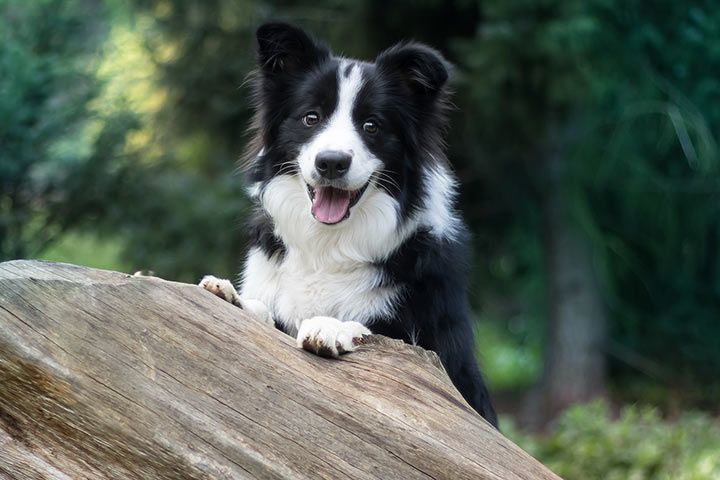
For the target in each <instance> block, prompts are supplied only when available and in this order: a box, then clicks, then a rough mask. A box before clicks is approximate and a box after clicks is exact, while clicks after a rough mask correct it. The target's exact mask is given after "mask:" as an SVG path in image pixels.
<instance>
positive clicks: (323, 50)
mask: <svg viewBox="0 0 720 480" xmlns="http://www.w3.org/2000/svg"><path fill="white" fill-rule="evenodd" d="M255 36H256V38H257V55H258V63H259V64H260V69H261V70H262V71H263V72H266V73H298V72H301V71H306V70H308V69H310V68H312V67H313V66H315V65H317V64H319V63H320V62H321V61H322V60H324V59H326V58H327V57H328V56H329V55H330V52H329V51H328V49H327V47H325V46H324V45H321V44H318V43H316V42H315V41H314V40H313V39H312V38H310V36H309V35H308V34H307V33H305V32H304V31H303V30H302V29H300V28H298V27H295V26H293V25H290V24H287V23H281V22H276V23H266V24H264V25H262V26H261V27H260V28H258V29H257V32H256V33H255Z"/></svg>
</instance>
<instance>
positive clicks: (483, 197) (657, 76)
mask: <svg viewBox="0 0 720 480" xmlns="http://www.w3.org/2000/svg"><path fill="white" fill-rule="evenodd" d="M662 3H663V8H659V7H658V5H657V4H656V3H653V4H649V3H647V2H641V1H631V2H620V1H613V0H592V1H582V2H581V1H536V0H517V1H513V2H507V1H502V0H488V1H486V2H483V3H482V6H483V14H484V18H483V22H482V23H481V24H480V25H479V29H478V33H477V36H476V37H475V38H473V39H470V40H464V39H458V40H457V41H456V42H454V47H455V51H456V54H457V57H458V59H459V62H460V85H459V87H460V95H461V100H460V101H459V103H460V104H461V105H464V106H465V108H468V109H470V110H472V111H473V112H475V113H474V114H473V117H474V118H473V120H474V121H472V122H468V125H470V126H471V127H472V128H473V130H472V131H471V133H469V134H467V135H465V136H464V139H465V140H464V145H463V146H462V147H460V148H461V150H464V151H465V152H475V154H476V160H474V161H472V162H471V163H470V164H469V165H468V167H467V168H468V169H469V170H470V171H471V172H472V173H469V174H468V176H469V177H470V178H477V179H479V180H478V181H476V184H475V185H476V186H475V187H474V191H471V193H470V194H467V196H466V198H467V199H468V200H466V202H468V203H471V204H472V205H473V206H474V209H475V210H481V211H482V210H484V211H486V212H489V213H488V214H486V215H485V218H480V219H478V220H482V221H480V222H474V226H475V227H476V228H478V229H487V228H490V229H492V231H493V233H494V236H493V237H491V239H490V240H489V241H483V242H478V243H477V248H478V250H479V251H480V252H481V253H480V255H479V256H480V258H497V257H498V254H501V255H503V256H504V257H505V258H506V261H507V263H508V264H511V265H515V266H517V268H516V269H515V273H514V276H512V277H510V278H507V275H505V276H498V275H497V274H496V273H495V272H493V270H492V269H487V270H486V271H485V272H483V273H484V275H485V283H486V284H488V285H489V286H490V288H493V289H494V288H498V287H499V288H500V289H501V290H500V291H501V292H504V291H505V289H506V288H507V285H508V284H511V285H512V287H511V288H513V290H514V291H516V292H518V294H517V295H516V298H517V301H519V302H521V303H523V304H524V305H525V306H524V307H523V308H526V309H528V310H530V311H533V312H536V314H537V313H539V314H540V315H536V318H542V312H543V304H542V303H541V302H542V298H540V297H537V296H525V295H523V294H522V292H526V291H528V290H529V289H528V287H527V286H523V285H530V284H532V285H535V284H536V283H537V279H538V278H542V276H543V275H544V274H545V273H544V269H545V265H544V258H543V256H542V255H541V256H538V257H528V256H527V255H525V253H524V252H525V250H524V249H520V250H515V251H513V250H509V249H507V248H502V247H503V246H507V245H510V244H512V242H513V241H514V239H516V238H517V237H518V235H520V236H521V237H522V238H524V239H525V244H526V245H527V244H528V242H533V241H535V242H538V246H537V247H536V248H540V249H542V248H543V247H542V237H541V236H539V235H538V234H537V231H538V230H542V229H546V228H547V224H545V223H543V214H544V213H543V211H542V204H543V198H544V195H545V193H546V192H547V191H548V190H551V189H553V190H554V189H560V190H561V191H562V192H563V198H564V205H566V208H567V210H568V212H569V214H570V216H571V220H572V222H573V223H574V225H575V227H576V228H577V229H578V230H579V231H580V232H582V234H583V237H584V238H585V239H586V241H587V242H588V243H589V245H590V246H591V247H592V250H593V252H594V253H593V254H594V260H595V264H596V269H597V271H598V274H599V275H600V276H601V277H602V278H603V280H604V281H603V285H604V297H605V300H606V303H607V309H608V314H609V319H610V322H611V325H610V327H611V337H610V339H609V340H608V341H607V342H606V345H607V346H606V349H607V351H608V352H609V353H611V355H612V368H613V373H614V374H615V375H623V376H632V375H634V374H637V372H638V369H639V371H640V372H641V374H642V375H644V374H648V373H654V374H657V373H658V372H661V373H660V375H659V377H660V378H662V379H663V381H664V382H666V384H667V385H676V386H677V385H682V384H684V383H686V382H688V381H689V382H698V381H699V382H717V378H718V376H717V373H718V372H720V355H718V352H720V343H719V341H718V338H720V330H719V328H720V326H719V324H718V323H717V321H716V319H717V318H718V317H719V316H720V290H718V288H719V287H718V286H719V285H720V256H718V242H719V240H718V239H719V238H720V237H719V235H720V231H719V230H718V229H719V228H720V226H719V225H718V218H720V215H719V214H720V211H719V209H720V206H719V204H718V202H717V196H718V193H720V187H718V183H717V178H718V172H719V169H720V154H719V152H718V148H717V140H716V135H717V132H718V131H720V113H719V110H720V109H719V108H718V105H719V102H718V100H719V98H718V92H720V80H718V77H717V75H709V74H708V72H714V71H720V57H719V56H718V55H717V52H718V49H719V48H720V42H718V41H717V39H718V38H720V14H719V13H718V12H719V11H718V9H717V8H714V6H713V5H714V4H713V3H712V2H708V1H703V0H697V1H693V2H662ZM466 155H467V154H466ZM548 156H560V157H561V158H562V162H561V164H560V168H559V172H554V173H555V175H558V176H559V177H560V181H559V183H558V184H557V185H556V184H553V183H552V178H553V176H552V173H553V172H550V170H549V169H548V166H547V163H546V162H545V161H544V159H545V158H546V157H548ZM466 188H470V189H472V188H473V186H472V184H466ZM543 235H548V232H547V231H544V232H543ZM498 238H500V239H502V240H499V241H498ZM480 240H484V239H483V238H482V237H480ZM498 245H500V246H501V247H500V248H498ZM491 265H492V263H488V266H491ZM528 272H530V273H531V274H528ZM527 282H530V283H527ZM627 351H630V352H633V356H634V357H636V359H637V358H639V359H640V361H639V362H638V361H630V362H629V363H628V359H629V356H627V355H624V352H627ZM647 365H651V366H652V370H653V372H649V371H648V370H647V369H646V368H645V367H644V366H647ZM655 376H656V378H657V375H655Z"/></svg>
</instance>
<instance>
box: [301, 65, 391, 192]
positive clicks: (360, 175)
mask: <svg viewBox="0 0 720 480" xmlns="http://www.w3.org/2000/svg"><path fill="white" fill-rule="evenodd" d="M337 80H338V93H337V99H338V100H337V105H336V106H335V109H334V110H333V111H332V113H331V114H330V118H328V119H326V120H325V122H324V124H323V126H322V127H321V128H322V130H321V131H320V132H319V133H318V134H317V135H315V136H314V137H313V138H312V140H311V141H310V142H309V143H308V144H306V145H304V146H303V147H302V148H301V149H300V154H299V156H298V163H299V164H300V171H301V172H302V175H303V177H304V178H305V181H306V182H307V183H310V184H313V185H314V184H315V183H316V181H317V180H318V178H319V177H318V175H317V173H316V172H315V157H316V156H317V154H318V153H320V152H323V151H326V150H337V151H341V152H346V153H349V154H350V155H351V156H352V162H351V164H350V170H349V171H348V173H347V176H346V177H345V179H346V181H347V188H348V189H350V190H355V189H359V188H361V187H362V186H363V185H365V184H366V183H367V182H368V180H369V179H370V176H371V175H372V174H373V172H375V171H376V170H377V169H379V168H380V167H381V166H382V162H380V160H378V159H377V158H376V157H375V155H373V154H372V153H371V152H370V151H369V150H368V148H367V146H366V145H365V142H364V141H363V139H362V137H361V136H360V132H359V131H358V127H357V126H356V125H355V123H354V121H353V109H354V107H355V103H356V100H357V96H358V93H359V92H360V90H361V89H362V86H363V76H362V67H361V66H360V65H358V64H356V63H353V62H352V61H350V60H341V61H340V63H339V66H338V69H337Z"/></svg>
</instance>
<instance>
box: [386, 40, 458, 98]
mask: <svg viewBox="0 0 720 480" xmlns="http://www.w3.org/2000/svg"><path fill="white" fill-rule="evenodd" d="M375 64H376V65H377V68H378V69H379V70H380V71H381V72H383V73H385V74H387V75H390V76H392V77H395V78H397V79H398V80H399V81H401V82H402V83H404V84H405V85H406V86H407V88H409V89H410V92H411V93H413V94H418V95H425V96H435V95H437V94H438V93H440V92H441V91H442V90H443V88H444V87H445V85H446V84H447V82H448V79H449V78H450V70H451V66H450V63H449V62H447V61H446V60H445V59H444V58H443V56H442V55H441V54H440V52H438V51H436V50H434V49H432V48H430V47H428V46H427V45H423V44H421V43H408V44H398V45H395V46H394V47H391V48H389V49H388V50H385V51H384V52H382V53H381V54H380V55H378V57H377V59H376V60H375Z"/></svg>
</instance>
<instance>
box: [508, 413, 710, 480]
mask: <svg viewBox="0 0 720 480" xmlns="http://www.w3.org/2000/svg"><path fill="white" fill-rule="evenodd" d="M503 427H506V428H504V431H505V433H506V434H507V435H508V436H510V437H511V438H513V440H515V441H516V442H517V443H518V444H519V445H520V446H521V447H523V448H525V449H526V450H527V451H528V452H529V453H531V454H532V455H533V456H535V457H536V458H538V459H539V460H540V461H541V462H543V463H544V464H545V465H547V466H548V467H549V468H550V469H552V470H553V471H554V472H556V473H557V474H558V475H560V476H562V477H563V478H565V479H566V480H575V479H578V480H593V479H598V480H709V479H720V423H719V422H718V421H717V420H716V419H713V418H711V417H710V416H708V415H706V414H703V413H697V412H695V413H685V414H683V415H682V416H680V417H679V418H678V419H677V420H673V421H667V420H664V419H663V418H662V417H661V416H660V414H659V413H658V411H657V409H654V408H650V407H637V406H628V407H625V408H623V410H622V412H621V413H620V416H619V418H618V419H617V420H613V419H612V418H611V414H610V410H609V408H608V406H607V405H606V404H605V403H603V402H595V403H591V404H588V405H582V406H576V407H573V408H571V409H569V410H568V411H567V412H566V413H565V414H563V416H562V417H561V418H560V419H559V421H558V422H557V424H556V425H555V427H554V428H553V430H552V431H551V432H550V433H549V434H548V435H546V436H543V437H540V436H529V435H523V434H520V433H519V432H518V431H517V430H516V429H514V427H513V426H512V425H507V426H506V425H503Z"/></svg>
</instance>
